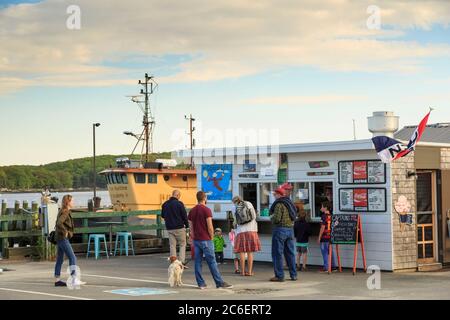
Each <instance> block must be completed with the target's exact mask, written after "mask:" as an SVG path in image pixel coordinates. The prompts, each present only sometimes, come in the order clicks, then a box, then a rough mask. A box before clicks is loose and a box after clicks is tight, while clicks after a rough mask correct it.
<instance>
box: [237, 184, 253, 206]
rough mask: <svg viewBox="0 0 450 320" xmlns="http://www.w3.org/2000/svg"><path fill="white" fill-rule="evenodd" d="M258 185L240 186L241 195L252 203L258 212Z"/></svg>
mask: <svg viewBox="0 0 450 320" xmlns="http://www.w3.org/2000/svg"><path fill="white" fill-rule="evenodd" d="M257 186H258V184H257V183H241V184H239V194H240V195H241V197H242V198H243V199H244V200H245V201H248V202H251V203H252V205H253V207H254V208H255V210H258V188H257Z"/></svg>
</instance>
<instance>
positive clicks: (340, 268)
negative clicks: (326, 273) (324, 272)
mask: <svg viewBox="0 0 450 320" xmlns="http://www.w3.org/2000/svg"><path fill="white" fill-rule="evenodd" d="M336 255H337V261H338V266H339V272H342V265H341V256H340V255H339V245H338V244H337V245H336Z"/></svg>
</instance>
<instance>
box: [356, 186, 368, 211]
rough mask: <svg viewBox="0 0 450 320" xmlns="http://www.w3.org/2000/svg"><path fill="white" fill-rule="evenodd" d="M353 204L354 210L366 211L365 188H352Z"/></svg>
mask: <svg viewBox="0 0 450 320" xmlns="http://www.w3.org/2000/svg"><path fill="white" fill-rule="evenodd" d="M353 206H354V208H355V211H367V207H368V194H367V189H354V190H353Z"/></svg>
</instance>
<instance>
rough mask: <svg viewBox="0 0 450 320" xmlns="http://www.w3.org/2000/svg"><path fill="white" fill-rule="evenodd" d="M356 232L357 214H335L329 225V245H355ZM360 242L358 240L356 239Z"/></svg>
mask: <svg viewBox="0 0 450 320" xmlns="http://www.w3.org/2000/svg"><path fill="white" fill-rule="evenodd" d="M357 232H358V215H357V214H335V215H333V216H332V223H331V243H334V244H356V235H357ZM358 241H359V242H360V239H358Z"/></svg>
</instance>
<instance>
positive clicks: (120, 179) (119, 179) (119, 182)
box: [116, 173, 123, 184]
mask: <svg viewBox="0 0 450 320" xmlns="http://www.w3.org/2000/svg"><path fill="white" fill-rule="evenodd" d="M116 181H117V183H118V184H122V183H123V182H122V175H121V174H120V173H116Z"/></svg>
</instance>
